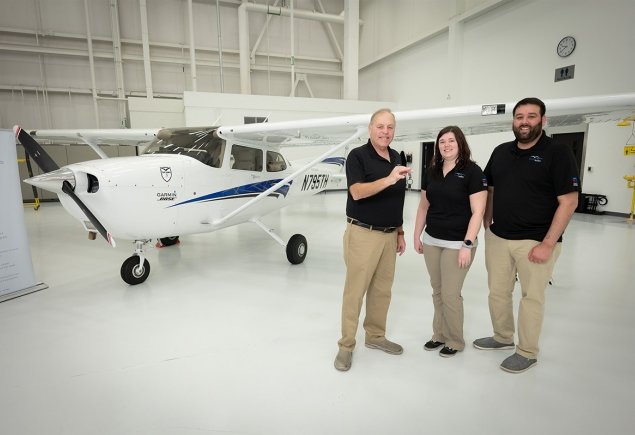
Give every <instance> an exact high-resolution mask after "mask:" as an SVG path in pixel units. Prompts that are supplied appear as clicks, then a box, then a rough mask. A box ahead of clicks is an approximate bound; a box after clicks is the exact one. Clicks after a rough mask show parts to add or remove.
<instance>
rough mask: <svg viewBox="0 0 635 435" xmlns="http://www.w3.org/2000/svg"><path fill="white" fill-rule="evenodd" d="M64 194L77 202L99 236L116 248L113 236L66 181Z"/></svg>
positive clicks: (63, 186) (63, 188)
mask: <svg viewBox="0 0 635 435" xmlns="http://www.w3.org/2000/svg"><path fill="white" fill-rule="evenodd" d="M62 192H64V193H65V194H67V195H68V196H70V197H71V199H72V200H73V201H75V203H76V204H77V205H78V206H79V208H80V209H82V211H83V212H84V214H85V215H86V217H87V218H88V220H89V221H90V223H92V224H93V226H94V227H95V228H96V229H97V231H99V234H101V235H102V236H103V238H104V239H106V241H107V242H108V243H109V244H110V245H111V246H112V247H113V248H114V247H115V246H116V243H115V239H113V238H112V234H110V233H109V232H108V231H107V230H106V228H105V227H104V226H103V225H102V224H101V222H99V219H97V218H96V217H95V215H94V214H93V213H92V212H91V211H90V209H89V208H88V207H86V204H84V202H83V201H82V200H81V199H79V197H78V196H77V195H76V194H75V191H74V190H73V186H71V183H69V182H68V181H66V180H64V182H63V183H62Z"/></svg>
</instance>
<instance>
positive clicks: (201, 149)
mask: <svg viewBox="0 0 635 435" xmlns="http://www.w3.org/2000/svg"><path fill="white" fill-rule="evenodd" d="M224 153H225V140H224V139H221V138H219V137H218V136H217V135H216V129H210V130H201V129H179V130H171V129H165V130H161V131H160V132H159V134H158V135H157V138H156V139H155V140H153V141H152V142H151V143H150V145H148V148H146V150H145V151H144V152H143V154H182V155H186V156H190V157H193V158H195V159H196V160H198V161H200V162H202V163H204V164H206V165H208V166H211V167H213V168H220V165H221V162H222V161H223V155H224Z"/></svg>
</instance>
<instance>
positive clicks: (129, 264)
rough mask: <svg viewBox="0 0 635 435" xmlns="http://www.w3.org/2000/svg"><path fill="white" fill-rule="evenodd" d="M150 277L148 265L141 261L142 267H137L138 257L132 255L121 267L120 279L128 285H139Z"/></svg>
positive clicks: (145, 261) (146, 262)
mask: <svg viewBox="0 0 635 435" xmlns="http://www.w3.org/2000/svg"><path fill="white" fill-rule="evenodd" d="M148 275H150V263H148V260H145V259H144V260H143V266H142V267H140V266H139V256H138V255H133V256H132V257H129V258H128V259H127V260H126V261H124V262H123V264H122V265H121V279H123V280H124V281H125V282H126V283H128V284H130V285H137V284H141V283H142V282H143V281H145V280H146V279H147V278H148Z"/></svg>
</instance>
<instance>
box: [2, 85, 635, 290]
mask: <svg viewBox="0 0 635 435" xmlns="http://www.w3.org/2000/svg"><path fill="white" fill-rule="evenodd" d="M514 104H515V103H505V104H486V105H472V106H462V107H448V108H439V109H425V110H412V111H403V112H395V117H396V119H397V128H396V135H395V139H394V140H395V141H397V142H399V141H403V142H405V141H410V142H412V141H423V140H434V139H435V137H436V134H437V132H438V131H439V130H440V129H441V128H443V127H445V126H446V125H450V124H456V125H459V126H460V127H461V128H462V130H463V131H464V132H465V133H466V134H467V135H472V134H482V133H493V132H498V131H509V130H510V128H511V112H512V109H513V107H514ZM545 104H546V106H547V116H548V119H549V125H550V126H560V125H577V124H582V123H588V122H601V121H617V120H621V119H625V118H628V117H632V116H633V115H634V114H635V93H629V94H614V95H602V96H593V97H574V98H565V99H554V100H545ZM369 120H370V115H369V114H366V115H353V116H344V117H336V118H320V119H311V120H304V121H288V122H272V123H262V124H249V125H236V126H219V127H206V128H177V129H155V130H136V129H128V130H124V129H122V130H36V131H31V132H30V134H29V133H27V132H26V131H24V130H22V129H21V128H20V127H18V126H16V127H14V131H15V134H16V136H17V139H18V140H19V141H20V143H22V144H23V145H24V147H25V149H26V151H27V153H28V154H29V156H30V157H31V158H33V160H35V161H36V163H37V164H38V166H40V168H41V169H42V171H43V174H42V175H38V176H35V177H32V178H29V179H27V180H25V182H27V183H29V184H32V185H34V186H37V187H40V188H42V189H45V190H48V191H51V192H54V193H56V194H57V195H58V197H59V199H60V202H61V204H62V206H63V207H64V208H65V209H66V210H67V212H68V213H69V214H71V215H72V216H73V217H75V218H76V219H78V220H79V221H80V222H81V223H82V224H83V226H84V228H85V230H86V231H88V235H89V238H90V239H95V238H96V234H97V233H99V234H101V236H103V238H104V239H105V240H106V241H107V242H108V243H109V244H110V245H112V246H113V247H114V246H115V239H124V240H132V241H134V244H135V252H134V254H133V255H132V256H131V257H129V258H128V259H126V260H125V261H124V262H123V264H122V266H121V277H122V279H123V280H124V281H125V282H126V283H128V284H130V285H135V284H140V283H142V282H144V281H145V280H146V279H147V278H148V275H149V274H150V264H149V262H148V260H147V258H146V257H145V253H144V247H145V245H146V244H147V243H149V242H150V241H152V240H153V239H159V241H160V243H161V244H163V245H165V246H169V245H173V244H175V243H177V242H178V238H179V236H182V235H186V234H195V233H203V232H209V231H215V230H218V229H221V228H225V227H228V226H231V225H236V224H240V223H245V222H253V223H255V224H257V225H258V226H259V227H260V228H262V229H263V230H264V231H265V232H266V233H267V234H268V235H269V236H271V237H272V238H273V239H274V240H276V241H277V242H278V243H279V244H280V245H282V246H286V254H287V259H288V260H289V262H290V263H292V264H299V263H302V262H303V261H304V259H305V257H306V254H307V248H308V245H307V240H306V238H305V237H304V236H302V235H301V234H295V235H293V236H292V237H291V238H290V239H289V240H288V241H287V242H286V243H285V242H284V240H282V239H281V238H280V237H279V236H277V235H276V234H275V233H273V231H272V230H270V229H268V228H267V227H266V226H265V225H264V224H263V223H262V222H261V221H260V218H261V217H262V216H263V215H265V214H267V213H270V212H272V211H275V210H278V209H280V208H281V207H284V206H286V205H288V204H289V203H291V202H292V201H293V200H295V199H301V198H303V197H306V196H307V195H312V194H315V193H318V192H321V191H323V190H324V189H326V188H327V187H329V186H331V185H334V183H339V182H342V180H343V178H344V172H343V166H344V162H345V159H344V157H331V156H333V155H335V154H341V155H343V154H344V149H345V148H346V147H348V146H352V145H359V144H361V143H363V142H365V139H362V137H365V135H366V134H367V131H368V130H367V128H368V123H369ZM34 138H42V139H47V140H52V141H59V140H76V141H77V140H79V141H82V142H84V143H86V144H88V145H89V146H91V148H93V149H94V150H95V152H97V154H98V155H99V156H100V157H101V159H98V160H91V161H87V162H81V163H73V164H70V165H66V166H64V167H62V168H59V167H58V166H57V165H56V164H55V162H54V161H53V160H52V159H51V158H50V156H49V155H48V154H46V152H45V151H44V149H43V148H42V147H41V146H40V144H39V143H38V142H37V141H36V140H35V139H34ZM104 144H106V145H107V144H110V145H113V144H116V145H142V144H145V145H146V147H145V149H144V151H143V152H142V154H141V155H139V156H133V157H115V158H107V156H106V155H105V153H103V151H102V150H101V149H100V148H99V146H98V145H104ZM301 145H328V146H329V148H328V150H327V151H325V152H324V153H322V154H321V155H319V156H317V157H315V158H313V159H307V160H305V161H303V162H293V163H292V162H290V161H289V160H288V159H287V158H285V156H284V155H283V154H282V153H281V148H283V147H285V146H301Z"/></svg>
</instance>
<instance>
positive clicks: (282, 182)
mask: <svg viewBox="0 0 635 435" xmlns="http://www.w3.org/2000/svg"><path fill="white" fill-rule="evenodd" d="M365 131H366V127H357V129H356V130H355V133H354V134H353V135H352V136H350V137H349V138H347V139H346V140H344V141H343V142H341V143H339V144H338V145H335V146H334V147H333V148H331V149H329V150H328V151H327V152H325V153H324V154H321V155H320V156H318V157H316V158H315V159H313V160H311V161H310V162H309V163H307V164H306V165H304V166H302V167H301V168H300V169H298V170H297V171H295V172H294V173H292V174H291V175H289V176H287V177H286V178H283V179H282V180H280V181H278V182H277V183H276V184H274V185H273V186H271V187H270V188H269V189H267V190H265V191H264V192H262V193H260V194H258V196H256V197H254V198H253V199H251V200H249V201H248V202H246V203H245V204H243V205H241V206H240V207H238V208H237V209H236V210H234V211H233V212H231V213H229V214H227V215H226V216H224V217H222V218H221V219H217V220H215V221H214V223H213V224H214V225H220V224H222V223H223V222H225V221H226V220H228V219H231V218H232V217H234V216H236V215H237V214H238V213H240V212H242V211H243V210H245V209H246V208H247V207H251V206H252V205H254V204H255V203H257V202H258V201H260V200H261V199H262V198H264V197H266V196H267V195H269V194H270V193H271V192H273V191H275V190H276V189H278V188H279V187H280V186H283V185H285V184H286V183H288V182H289V181H291V180H293V179H294V178H295V177H297V176H298V175H300V174H301V173H303V172H305V171H306V170H307V169H309V168H311V167H312V166H315V165H316V164H318V163H320V162H321V161H322V160H324V159H325V158H326V157H328V156H330V155H331V154H333V153H334V152H335V151H337V150H339V149H340V148H344V147H345V146H346V145H348V144H350V143H351V142H353V141H354V140H355V139H357V138H359V137H360V136H361V135H362V134H363V133H364V132H365Z"/></svg>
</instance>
